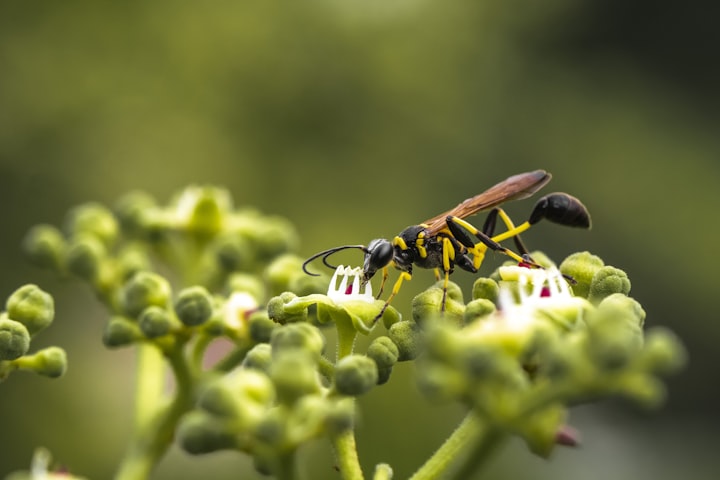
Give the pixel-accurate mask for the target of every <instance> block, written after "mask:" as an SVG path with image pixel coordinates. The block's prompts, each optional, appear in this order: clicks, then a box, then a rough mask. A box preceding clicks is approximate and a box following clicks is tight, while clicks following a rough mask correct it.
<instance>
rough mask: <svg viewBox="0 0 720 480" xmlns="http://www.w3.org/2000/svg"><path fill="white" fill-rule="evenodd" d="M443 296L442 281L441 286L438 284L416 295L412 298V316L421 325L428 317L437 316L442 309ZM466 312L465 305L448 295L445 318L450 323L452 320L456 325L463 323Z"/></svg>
mask: <svg viewBox="0 0 720 480" xmlns="http://www.w3.org/2000/svg"><path fill="white" fill-rule="evenodd" d="M442 297H443V291H442V283H440V287H438V285H437V284H436V285H435V286H433V287H430V288H428V289H427V290H425V291H424V292H421V293H419V294H418V295H416V296H415V297H414V298H413V300H412V317H413V320H414V321H415V323H417V324H419V325H421V324H423V323H424V322H425V321H426V320H427V319H435V318H437V317H438V316H439V315H440V312H441V311H442ZM464 312H465V305H464V304H463V303H462V302H460V301H456V300H454V299H452V298H451V297H450V296H449V295H448V296H447V298H446V299H445V312H444V313H443V315H442V317H443V320H444V321H445V322H448V323H450V322H452V323H453V324H455V325H461V324H462V318H463V313H464Z"/></svg>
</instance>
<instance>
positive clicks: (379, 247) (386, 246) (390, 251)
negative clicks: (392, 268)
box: [362, 238, 395, 285]
mask: <svg viewBox="0 0 720 480" xmlns="http://www.w3.org/2000/svg"><path fill="white" fill-rule="evenodd" d="M394 255H395V249H394V247H393V245H392V243H390V242H389V241H388V240H385V239H384V238H376V239H375V240H372V241H371V242H370V243H369V244H368V246H367V248H366V249H365V261H364V262H363V279H362V285H365V284H366V283H367V282H368V281H369V280H370V279H371V278H372V277H373V275H375V273H376V272H377V271H378V270H380V269H382V268H385V267H387V266H388V264H389V263H390V262H391V261H392V259H393V256H394Z"/></svg>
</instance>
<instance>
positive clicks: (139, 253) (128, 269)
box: [117, 247, 152, 282]
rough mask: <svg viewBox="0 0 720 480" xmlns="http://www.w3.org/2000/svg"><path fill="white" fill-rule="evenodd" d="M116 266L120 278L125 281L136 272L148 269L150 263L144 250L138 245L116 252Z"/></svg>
mask: <svg viewBox="0 0 720 480" xmlns="http://www.w3.org/2000/svg"><path fill="white" fill-rule="evenodd" d="M117 267H118V271H119V273H120V278H121V279H122V281H123V282H125V281H127V280H129V279H130V278H132V276H133V275H135V274H136V273H138V272H141V271H143V270H150V269H151V267H152V265H151V263H150V258H148V255H147V253H145V251H144V250H142V249H140V248H138V247H128V248H124V249H123V250H122V251H121V252H120V253H119V254H118V263H117Z"/></svg>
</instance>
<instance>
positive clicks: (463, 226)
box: [303, 170, 590, 318]
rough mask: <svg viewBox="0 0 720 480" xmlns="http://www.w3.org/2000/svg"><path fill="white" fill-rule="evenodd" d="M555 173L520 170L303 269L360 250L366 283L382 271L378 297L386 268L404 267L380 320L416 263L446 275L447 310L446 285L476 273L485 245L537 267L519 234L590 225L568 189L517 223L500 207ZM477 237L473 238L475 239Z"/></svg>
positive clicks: (531, 191) (327, 252) (534, 189)
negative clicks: (481, 215) (543, 223)
mask: <svg viewBox="0 0 720 480" xmlns="http://www.w3.org/2000/svg"><path fill="white" fill-rule="evenodd" d="M550 178H551V175H550V174H549V173H547V172H546V171H544V170H535V171H533V172H526V173H521V174H518V175H514V176H512V177H510V178H507V179H505V180H503V181H502V182H500V183H498V184H497V185H495V186H493V187H490V188H489V189H488V190H486V191H484V192H482V193H480V194H478V195H475V196H474V197H471V198H468V199H467V200H465V201H463V202H462V203H460V204H459V205H457V206H456V207H455V208H453V209H451V210H449V211H447V212H445V213H441V214H440V215H437V216H435V217H433V218H431V219H429V220H427V221H425V222H423V223H421V224H419V225H413V226H410V227H407V228H406V229H405V230H403V231H402V232H400V233H399V234H398V235H397V236H396V237H395V238H394V239H393V240H392V241H390V240H387V239H384V238H377V239H375V240H372V241H371V242H370V243H369V244H368V245H367V246H365V245H342V246H340V247H334V248H330V249H328V250H323V251H322V252H319V253H316V254H315V255H313V256H312V257H310V258H308V259H307V260H306V261H305V262H304V263H303V271H305V273H307V274H308V275H317V274H315V273H311V272H309V271H308V270H307V265H308V264H309V263H310V262H312V261H313V260H315V259H317V258H322V261H323V264H325V265H326V266H327V267H329V268H333V269H334V268H335V267H334V266H333V265H331V264H330V263H328V257H330V255H332V254H334V253H336V252H339V251H341V250H347V249H358V250H362V251H363V252H364V253H365V261H364V263H363V278H362V286H364V285H365V284H366V283H367V282H368V281H370V279H371V278H372V277H373V276H374V275H375V273H377V271H378V270H382V272H383V278H382V283H381V285H380V291H379V292H378V295H377V297H378V298H379V297H380V295H382V291H383V287H384V286H385V282H386V280H387V277H388V267H389V266H393V267H395V268H396V269H398V270H400V277H399V278H398V279H397V281H396V282H395V285H394V286H393V289H392V292H391V293H390V296H389V297H388V299H387V301H386V302H385V305H384V306H383V308H382V310H381V311H380V314H378V317H377V318H379V317H380V316H382V314H383V313H384V311H385V309H386V308H387V306H388V305H389V304H390V301H391V300H392V299H393V297H394V296H395V295H396V294H397V293H398V291H399V290H400V286H401V285H402V283H403V281H405V280H410V279H411V278H412V269H413V265H417V266H418V267H420V268H430V269H434V270H435V276H436V278H437V279H438V280H440V279H442V278H444V283H443V297H442V304H441V310H442V311H444V310H445V300H446V297H447V286H448V281H449V277H450V274H451V273H452V272H453V270H454V268H455V267H456V266H457V267H460V268H462V269H463V270H466V271H468V272H472V273H476V272H477V271H478V269H479V268H480V265H481V264H482V261H483V259H484V258H485V252H487V249H488V248H489V249H490V250H494V251H496V252H500V253H503V254H505V255H507V256H509V257H511V258H513V259H515V260H517V261H518V262H523V263H524V264H526V265H528V266H534V267H537V266H538V265H536V264H535V263H534V262H533V261H532V259H531V258H530V256H529V254H528V251H527V249H526V248H525V246H524V245H523V243H522V241H521V240H520V237H519V235H520V234H521V233H522V232H524V231H526V230H527V229H528V228H530V227H531V226H532V225H534V224H536V223H538V222H539V221H540V220H542V219H546V220H549V221H551V222H554V223H559V224H561V225H565V226H568V227H580V228H590V214H589V213H588V211H587V209H586V208H585V206H584V205H583V204H582V203H581V202H580V200H578V199H577V198H575V197H573V196H571V195H568V194H567V193H551V194H549V195H546V196H544V197H542V198H540V199H539V200H538V201H537V202H536V203H535V207H534V208H533V211H532V213H531V214H530V217H529V218H528V220H527V221H525V222H523V223H522V224H520V225H518V226H515V225H514V224H513V222H512V220H511V219H510V217H509V216H508V215H507V214H506V213H505V211H504V210H503V209H501V208H499V205H501V204H503V203H505V202H507V201H510V200H520V199H523V198H527V197H529V196H530V195H532V194H534V193H535V192H537V191H538V190H540V188H542V187H543V186H544V185H545V184H546V183H548V182H549V181H550ZM484 210H490V212H489V213H488V216H487V219H486V221H485V224H484V225H483V228H482V230H480V229H478V228H476V227H474V226H473V225H472V224H470V223H468V222H467V221H465V220H464V218H467V217H469V216H470V215H474V214H476V213H478V212H481V211H484ZM498 217H499V218H500V220H501V221H502V222H503V223H504V224H505V227H506V228H507V230H506V231H504V232H502V233H500V234H497V235H495V227H496V223H497V219H498ZM473 237H474V238H473ZM508 238H513V239H514V240H515V245H516V247H517V250H518V251H519V252H520V253H515V252H513V251H512V250H510V249H508V248H506V247H504V246H502V245H501V244H500V242H501V241H503V240H506V239H508Z"/></svg>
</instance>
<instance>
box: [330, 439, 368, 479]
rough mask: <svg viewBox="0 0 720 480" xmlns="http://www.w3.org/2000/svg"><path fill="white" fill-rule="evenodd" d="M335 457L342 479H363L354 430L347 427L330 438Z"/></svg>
mask: <svg viewBox="0 0 720 480" xmlns="http://www.w3.org/2000/svg"><path fill="white" fill-rule="evenodd" d="M332 444H333V449H334V450H335V459H336V461H337V465H338V468H339V469H340V476H341V478H342V479H343V480H363V479H364V477H363V473H362V468H360V459H359V458H358V453H357V446H356V445H355V431H354V430H353V429H348V430H346V431H344V432H342V433H340V434H339V435H336V436H334V437H333V438H332Z"/></svg>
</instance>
